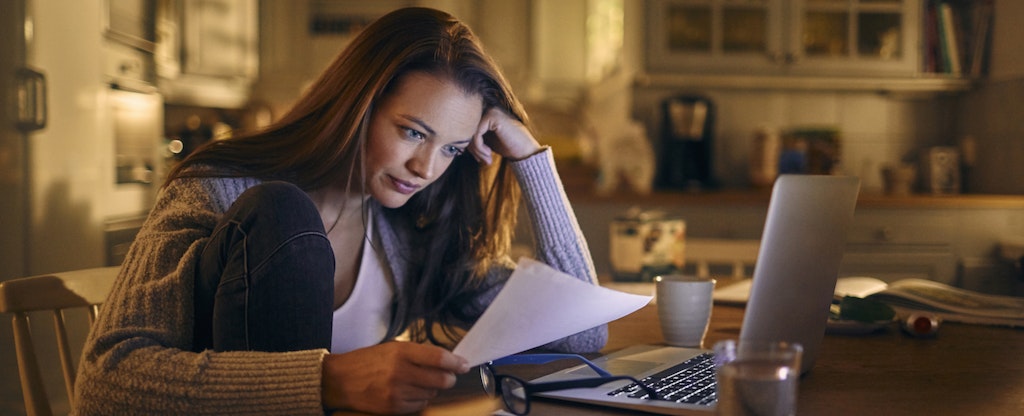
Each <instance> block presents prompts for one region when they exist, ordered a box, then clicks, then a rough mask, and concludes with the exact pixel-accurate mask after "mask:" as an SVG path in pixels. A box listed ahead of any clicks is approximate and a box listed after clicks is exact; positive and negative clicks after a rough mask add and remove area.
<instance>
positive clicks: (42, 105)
mask: <svg viewBox="0 0 1024 416" xmlns="http://www.w3.org/2000/svg"><path fill="white" fill-rule="evenodd" d="M15 76H16V79H17V126H18V128H19V129H20V130H21V131H33V130H39V129H42V128H44V127H46V116H47V114H46V113H47V108H46V75H45V74H43V73H42V72H39V71H36V70H33V69H30V68H19V69H18V71H17V74H16V75H15Z"/></svg>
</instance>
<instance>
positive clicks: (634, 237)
mask: <svg viewBox="0 0 1024 416" xmlns="http://www.w3.org/2000/svg"><path fill="white" fill-rule="evenodd" d="M609 234H610V243H611V244H610V252H611V253H610V257H611V258H610V260H611V265H612V271H613V278H614V280H617V281H646V282H649V281H652V280H653V279H654V276H657V275H660V274H668V273H672V272H675V271H679V270H682V267H683V265H684V260H685V250H686V241H685V238H686V221H684V220H683V219H682V218H678V217H673V216H669V215H667V214H665V213H664V212H663V211H657V210H641V209H639V208H634V209H630V210H629V211H627V212H626V213H624V214H623V215H620V216H618V217H616V218H615V219H614V220H613V221H612V222H611V224H610V226H609Z"/></svg>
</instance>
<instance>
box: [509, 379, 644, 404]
mask: <svg viewBox="0 0 1024 416" xmlns="http://www.w3.org/2000/svg"><path fill="white" fill-rule="evenodd" d="M618 380H628V381H632V382H633V383H636V385H637V386H639V387H640V388H641V389H643V391H644V392H646V393H647V396H648V397H649V398H651V399H659V398H660V397H659V396H658V393H657V392H656V391H654V389H652V388H651V387H649V386H647V385H645V384H643V383H641V382H639V381H637V380H636V379H635V378H633V377H630V376H610V377H599V378H598V377H593V378H580V379H575V380H565V381H550V382H546V383H524V386H525V388H526V391H527V393H529V394H533V393H543V392H546V391H556V390H566V389H575V388H583V387H598V386H602V385H605V384H608V383H611V382H613V381H618Z"/></svg>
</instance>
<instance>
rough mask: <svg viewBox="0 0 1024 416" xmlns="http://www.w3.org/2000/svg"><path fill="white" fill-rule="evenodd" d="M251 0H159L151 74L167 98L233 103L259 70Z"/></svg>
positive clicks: (243, 97)
mask: <svg viewBox="0 0 1024 416" xmlns="http://www.w3.org/2000/svg"><path fill="white" fill-rule="evenodd" d="M258 8H259V3H258V1H257V0H159V2H158V7H157V46H156V51H157V52H156V55H157V56H156V59H157V75H158V76H159V78H158V86H159V88H160V92H161V93H163V94H164V95H165V97H166V100H167V102H168V103H170V104H184V105H196V106H203V107H219V108H239V107H242V106H244V105H245V104H246V103H247V101H248V98H249V96H250V94H251V91H250V90H251V87H252V84H253V82H255V80H256V76H257V75H258V74H257V73H258V70H259V42H258V32H259V19H258V14H259V13H258Z"/></svg>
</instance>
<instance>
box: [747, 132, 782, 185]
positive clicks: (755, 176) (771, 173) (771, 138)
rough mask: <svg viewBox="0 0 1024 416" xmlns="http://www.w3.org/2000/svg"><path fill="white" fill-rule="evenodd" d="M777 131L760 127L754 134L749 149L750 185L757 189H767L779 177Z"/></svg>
mask: <svg viewBox="0 0 1024 416" xmlns="http://www.w3.org/2000/svg"><path fill="white" fill-rule="evenodd" d="M781 145H782V144H781V139H780V138H779V130H778V129H775V128H771V127H760V128H758V129H757V131H755V132H754V141H753V143H751V147H750V183H751V185H753V186H755V187H758V188H767V187H770V186H772V184H773V183H775V178H776V177H777V176H779V154H780V151H781V150H780V149H781Z"/></svg>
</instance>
